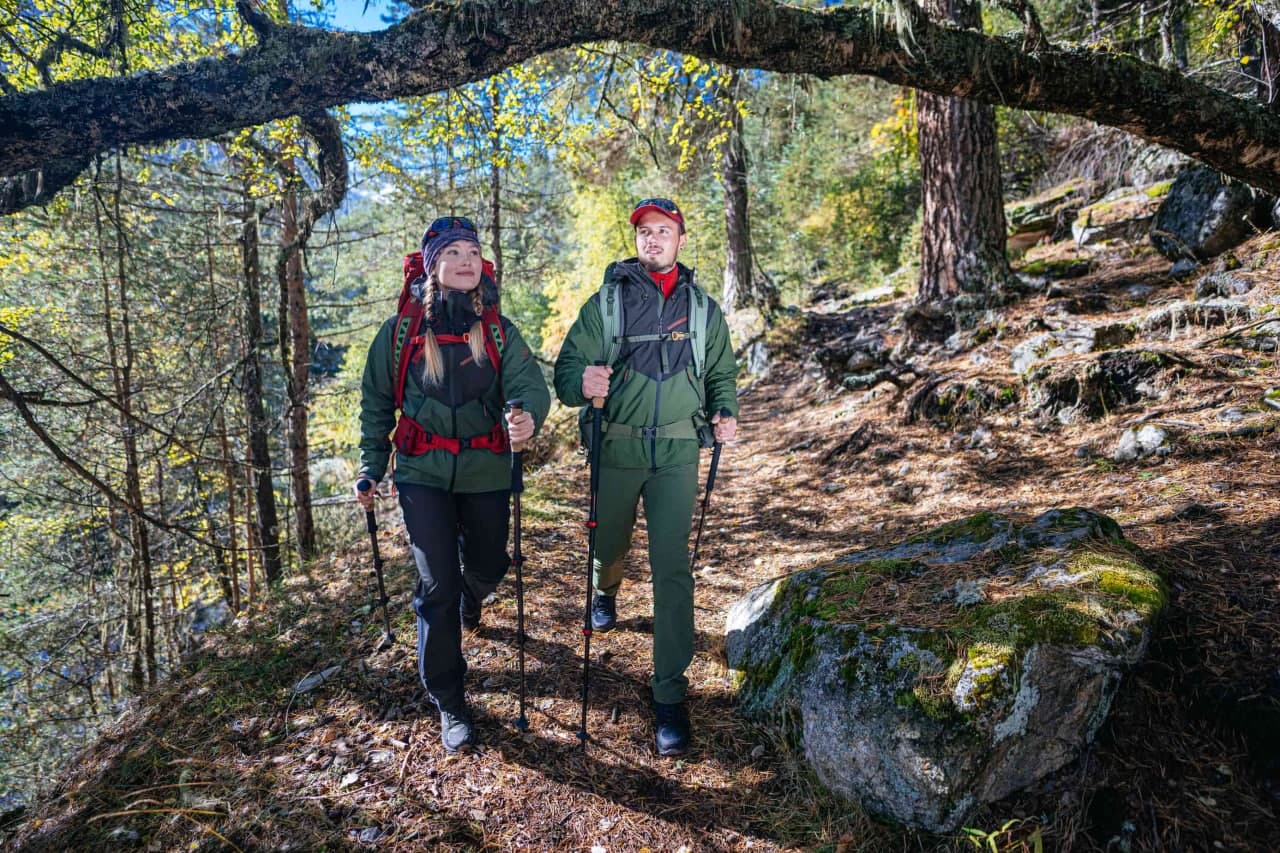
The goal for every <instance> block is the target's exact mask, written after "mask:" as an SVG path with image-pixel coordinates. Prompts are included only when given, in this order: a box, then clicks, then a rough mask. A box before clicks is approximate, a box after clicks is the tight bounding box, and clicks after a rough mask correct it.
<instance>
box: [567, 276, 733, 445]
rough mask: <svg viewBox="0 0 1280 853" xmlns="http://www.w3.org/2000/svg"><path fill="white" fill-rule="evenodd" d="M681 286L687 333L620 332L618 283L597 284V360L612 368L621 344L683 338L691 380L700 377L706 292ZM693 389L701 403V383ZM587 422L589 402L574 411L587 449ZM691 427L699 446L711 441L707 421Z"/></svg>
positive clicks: (700, 420) (704, 344) (704, 348)
mask: <svg viewBox="0 0 1280 853" xmlns="http://www.w3.org/2000/svg"><path fill="white" fill-rule="evenodd" d="M683 286H684V287H687V288H689V291H690V293H689V330H688V331H687V332H671V333H670V334H668V335H623V334H622V331H623V325H624V324H623V317H622V300H621V298H620V296H619V289H620V288H621V287H622V282H620V281H618V280H617V279H606V280H605V282H604V284H603V285H601V286H600V317H601V320H602V321H603V323H604V327H603V330H602V333H601V339H602V341H603V342H604V347H603V350H602V352H601V354H600V362H601V363H604V364H607V365H609V366H610V367H612V366H613V364H614V362H615V361H617V360H618V354H619V353H620V352H622V345H623V344H624V343H643V342H645V341H660V340H663V339H664V338H665V339H667V340H673V341H682V340H685V338H690V339H691V340H692V344H693V376H694V378H695V379H701V378H702V370H703V366H704V365H705V364H706V360H707V313H708V306H707V294H706V291H704V290H703V289H702V288H701V287H698V285H696V284H694V283H692V282H690V283H689V284H686V285H683ZM695 388H696V389H697V391H698V397H699V402H700V403H701V404H702V405H703V406H705V405H706V400H705V399H702V395H703V388H702V386H701V384H699V383H695ZM590 424H591V405H590V404H588V405H586V406H583V407H582V409H581V410H580V411H579V412H578V434H579V437H580V438H581V440H582V447H583V448H584V449H585V450H588V451H589V450H590V449H591V430H590ZM694 429H695V432H696V437H697V439H698V443H699V445H701V446H702V447H710V446H711V444H712V442H713V441H714V440H715V439H714V433H713V432H712V429H711V426H710V424H708V423H707V422H706V421H705V419H703V418H701V417H699V418H697V419H696V421H695V424H694ZM682 437H684V436H682ZM690 437H692V436H690Z"/></svg>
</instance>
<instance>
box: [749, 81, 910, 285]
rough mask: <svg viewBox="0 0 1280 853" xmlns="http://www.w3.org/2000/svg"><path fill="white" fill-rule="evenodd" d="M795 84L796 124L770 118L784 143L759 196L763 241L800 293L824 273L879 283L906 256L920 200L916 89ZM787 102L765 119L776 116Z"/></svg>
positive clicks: (843, 279)
mask: <svg viewBox="0 0 1280 853" xmlns="http://www.w3.org/2000/svg"><path fill="white" fill-rule="evenodd" d="M784 91H785V90H784ZM773 94H775V95H779V94H784V92H779V91H777V90H775V91H774V93H773ZM786 94H787V95H788V97H791V98H794V99H795V103H794V105H792V106H791V107H789V108H787V110H786V112H787V113H789V114H790V118H791V126H790V127H785V126H784V127H780V128H776V129H773V128H770V130H772V132H773V133H780V134H785V143H784V144H783V145H782V147H781V150H780V151H779V155H778V159H777V160H776V165H774V166H772V169H771V172H770V173H769V174H767V175H766V176H765V179H764V181H765V186H763V187H760V188H759V193H758V195H757V196H756V197H757V198H760V199H761V202H762V203H760V204H757V206H756V210H757V217H756V222H757V223H759V224H760V225H759V230H760V231H761V232H763V233H764V234H767V235H768V237H767V238H765V239H761V236H760V235H757V236H756V245H757V246H758V247H759V248H760V249H761V251H762V253H763V254H764V256H765V257H766V258H767V259H768V262H769V264H768V265H769V267H771V268H773V269H778V270H782V271H784V279H785V280H786V281H787V282H788V283H789V285H790V287H789V290H788V293H789V295H790V296H791V298H796V297H797V296H798V295H799V293H800V292H802V291H803V290H804V289H806V288H807V287H808V286H811V285H812V284H814V283H815V282H816V281H823V280H827V281H836V282H843V283H845V284H846V285H847V286H848V288H849V289H851V290H856V289H857V288H858V287H860V286H864V285H870V284H878V283H879V279H880V277H882V276H883V275H884V274H885V273H887V272H889V271H891V270H893V269H894V268H895V267H897V266H898V265H899V259H900V256H901V254H902V251H903V247H904V244H905V243H906V240H907V237H908V235H909V233H910V228H911V223H912V222H913V221H914V219H915V216H916V210H917V208H918V206H919V201H920V186H919V168H918V165H917V163H916V159H915V158H916V152H915V116H914V106H913V98H912V96H911V95H910V94H909V93H900V92H897V91H896V90H893V89H891V88H889V87H887V86H884V85H882V84H878V83H870V82H866V81H848V80H840V81H832V82H828V83H820V84H814V85H813V91H812V92H811V93H810V94H809V96H808V97H807V98H803V99H801V98H800V96H799V95H798V94H796V93H791V92H787V93H786ZM781 106H782V105H780V104H779V105H776V106H775V107H774V108H773V109H774V112H773V114H772V115H768V116H766V120H768V121H771V122H772V123H774V124H777V123H778V121H779V119H781V118H783V116H781V115H778V114H777V112H776V111H777V110H778V108H779V107H781ZM762 209H763V210H764V211H765V212H766V213H767V215H766V217H765V218H764V219H762V218H761V216H760V215H759V214H760V212H761V210H762Z"/></svg>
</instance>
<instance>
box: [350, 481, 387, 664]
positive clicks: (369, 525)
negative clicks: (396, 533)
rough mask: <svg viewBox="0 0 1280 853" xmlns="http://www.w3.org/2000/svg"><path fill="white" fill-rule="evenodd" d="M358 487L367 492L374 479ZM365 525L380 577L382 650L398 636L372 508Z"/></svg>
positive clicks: (375, 570)
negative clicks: (393, 631)
mask: <svg viewBox="0 0 1280 853" xmlns="http://www.w3.org/2000/svg"><path fill="white" fill-rule="evenodd" d="M356 488H358V489H359V490H360V491H362V492H367V491H369V490H370V489H372V488H373V481H372V480H361V481H360V482H359V484H358V485H357V486H356ZM364 526H365V529H366V530H368V531H369V544H371V545H372V546H373V575H374V577H376V578H377V579H378V604H380V605H381V606H382V629H383V634H382V640H381V641H380V642H379V643H378V651H380V652H381V651H384V650H386V649H389V648H391V645H392V644H393V643H395V641H396V636H395V634H392V633H391V616H390V615H389V614H388V613H387V602H389V601H390V600H391V599H389V598H387V588H386V586H384V585H383V583H382V552H381V551H379V550H378V519H377V518H376V517H375V516H374V514H373V510H371V509H368V510H365V513H364Z"/></svg>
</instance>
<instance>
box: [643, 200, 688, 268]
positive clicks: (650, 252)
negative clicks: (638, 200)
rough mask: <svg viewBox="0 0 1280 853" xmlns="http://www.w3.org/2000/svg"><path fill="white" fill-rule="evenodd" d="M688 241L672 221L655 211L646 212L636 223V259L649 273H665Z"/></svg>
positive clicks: (686, 235) (685, 235) (686, 236)
mask: <svg viewBox="0 0 1280 853" xmlns="http://www.w3.org/2000/svg"><path fill="white" fill-rule="evenodd" d="M688 240H689V235H688V234H681V233H680V226H679V225H678V224H677V223H676V221H675V220H674V219H672V218H670V217H668V216H664V215H663V214H661V213H659V212H658V211H656V210H650V211H646V212H645V214H644V215H643V216H641V217H640V219H639V221H637V222H636V257H638V258H639V259H640V263H641V264H643V265H644V268H645V269H647V270H648V271H649V272H667V271H668V270H669V269H671V268H672V267H673V266H675V265H676V257H677V256H678V255H679V254H680V250H681V249H683V248H684V244H685V243H686V242H688Z"/></svg>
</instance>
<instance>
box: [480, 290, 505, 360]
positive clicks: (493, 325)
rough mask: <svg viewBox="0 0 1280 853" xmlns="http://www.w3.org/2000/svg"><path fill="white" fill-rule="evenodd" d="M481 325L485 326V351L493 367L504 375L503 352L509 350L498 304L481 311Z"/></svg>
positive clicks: (487, 306) (485, 307)
mask: <svg viewBox="0 0 1280 853" xmlns="http://www.w3.org/2000/svg"><path fill="white" fill-rule="evenodd" d="M480 325H481V326H482V327H483V328H484V351H485V353H486V354H487V355H488V356H489V362H490V363H491V364H492V365H493V369H494V370H496V371H497V372H498V376H499V377H501V376H502V354H503V353H504V352H506V350H507V333H506V331H505V330H504V329H503V328H502V317H501V315H499V314H498V307H497V306H496V305H486V306H484V311H482V312H481V313H480Z"/></svg>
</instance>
